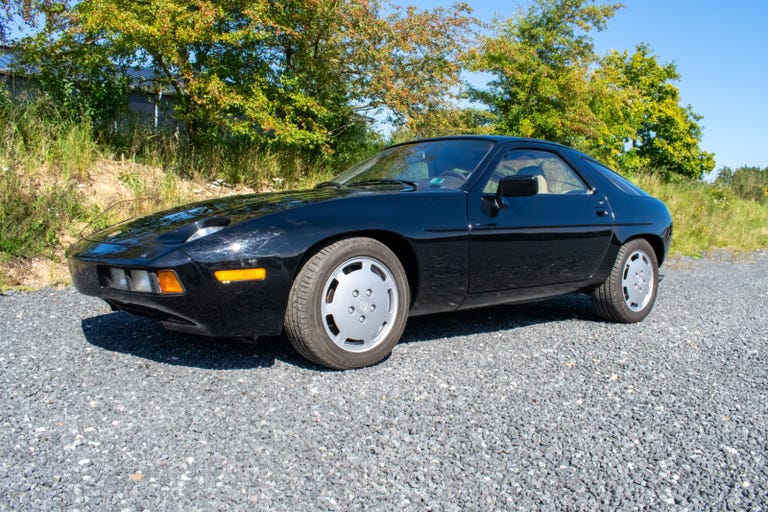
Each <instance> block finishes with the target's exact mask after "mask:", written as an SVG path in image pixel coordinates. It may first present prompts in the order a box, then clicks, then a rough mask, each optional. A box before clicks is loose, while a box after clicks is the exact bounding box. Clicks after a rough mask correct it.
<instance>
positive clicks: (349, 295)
mask: <svg viewBox="0 0 768 512" xmlns="http://www.w3.org/2000/svg"><path fill="white" fill-rule="evenodd" d="M409 292H410V290H409V288H408V281H407V278H406V275H405V271H404V270H403V267H402V265H401V264H400V261H399V260H398V259H397V256H395V255H394V253H392V251H391V250H389V248H387V247H386V246H385V245H383V244H382V243H380V242H378V241H376V240H373V239H371V238H347V239H344V240H340V241H338V242H335V243H333V244H330V245H328V246H326V247H324V248H322V249H321V250H319V251H318V252H316V253H315V254H314V255H313V256H312V257H311V258H309V260H307V262H306V263H305V264H304V266H303V267H302V268H301V270H300V271H299V273H298V275H297V277H296V280H295V281H294V283H293V287H292V288H291V293H290V296H289V299H288V309H287V311H286V316H285V331H286V334H287V335H288V339H289V340H290V341H291V344H292V345H293V347H294V348H295V349H296V350H297V351H298V352H299V353H300V354H301V355H302V356H304V357H305V358H307V359H309V360H310V361H313V362H315V363H318V364H321V365H324V366H328V367H330V368H334V369H339V370H344V369H349V368H360V367H363V366H369V365H372V364H376V363H378V362H379V361H381V360H382V359H384V358H386V357H387V356H388V355H389V354H390V353H391V352H392V349H393V347H394V346H395V345H396V344H397V342H398V340H399V339H400V336H401V335H402V333H403V329H404V328H405V323H406V320H407V316H408V307H409V304H410V293H409Z"/></svg>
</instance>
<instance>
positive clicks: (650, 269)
mask: <svg viewBox="0 0 768 512" xmlns="http://www.w3.org/2000/svg"><path fill="white" fill-rule="evenodd" d="M658 285H659V265H658V262H657V261H656V253H655V252H654V251H653V248H652V247H651V245H650V244H649V243H648V242H647V241H646V240H643V239H640V238H638V239H635V240H630V241H629V242H627V243H626V244H624V245H623V246H621V249H619V254H618V256H616V262H615V263H614V264H613V269H612V270H611V274H610V275H609V276H608V279H606V280H605V282H604V283H603V284H602V285H601V286H600V287H599V288H597V289H596V290H595V291H594V292H592V302H593V304H594V306H595V311H596V312H597V314H599V315H600V316H602V317H603V318H605V319H607V320H612V321H614V322H622V323H633V322H639V321H641V320H642V319H644V318H645V317H646V316H648V313H650V312H651V309H652V308H653V304H654V303H655V302H656V290H657V288H658Z"/></svg>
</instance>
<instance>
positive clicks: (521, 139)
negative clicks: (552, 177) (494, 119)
mask: <svg viewBox="0 0 768 512" xmlns="http://www.w3.org/2000/svg"><path fill="white" fill-rule="evenodd" d="M462 139H477V140H488V141H492V142H497V143H499V142H535V143H539V144H547V145H550V146H558V147H561V148H565V149H570V150H572V151H577V150H575V149H573V148H571V147H568V146H566V145H564V144H560V143H559V142H552V141H550V140H544V139H532V138H527V137H513V136H511V135H447V136H444V137H430V138H425V139H413V140H409V141H405V142H401V143H399V144H393V145H392V146H401V145H404V144H413V143H414V142H433V141H440V140H462Z"/></svg>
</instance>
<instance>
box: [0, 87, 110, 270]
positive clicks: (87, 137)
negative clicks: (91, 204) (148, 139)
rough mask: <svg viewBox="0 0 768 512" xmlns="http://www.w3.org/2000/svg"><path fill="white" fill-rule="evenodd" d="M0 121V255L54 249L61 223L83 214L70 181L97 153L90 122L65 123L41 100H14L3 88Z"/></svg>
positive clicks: (56, 244)
mask: <svg viewBox="0 0 768 512" xmlns="http://www.w3.org/2000/svg"><path fill="white" fill-rule="evenodd" d="M0 120H1V121H0V256H2V257H4V258H7V257H11V256H31V255H34V254H40V253H45V252H52V251H53V249H54V248H56V247H57V246H58V242H59V240H58V235H59V233H60V232H61V230H62V229H63V227H64V226H68V225H69V224H70V223H71V222H72V221H73V220H74V219H77V218H80V217H82V216H83V215H84V213H85V212H84V209H83V208H82V207H81V206H80V202H79V200H78V198H77V197H76V194H75V191H74V188H73V185H74V178H75V177H77V176H80V175H81V173H82V172H83V168H84V167H87V166H89V165H90V163H91V162H92V160H93V156H94V154H95V152H94V151H93V150H94V147H95V144H94V143H93V141H92V140H91V130H90V125H89V124H88V123H87V122H86V123H85V124H80V123H72V122H69V121H68V120H66V119H65V118H64V117H62V116H61V115H60V113H59V112H58V111H57V110H56V108H55V106H54V105H53V104H52V103H51V102H49V101H45V100H44V99H40V98H32V99H27V100H25V101H18V100H17V101H12V100H11V98H10V96H9V94H8V92H7V91H5V90H0ZM42 169H46V172H45V173H44V172H41V170H42ZM2 257H0V259H3V258H2Z"/></svg>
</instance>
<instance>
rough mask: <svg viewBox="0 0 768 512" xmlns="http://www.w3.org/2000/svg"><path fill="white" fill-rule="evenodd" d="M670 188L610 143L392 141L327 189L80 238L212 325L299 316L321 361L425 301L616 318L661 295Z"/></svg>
mask: <svg viewBox="0 0 768 512" xmlns="http://www.w3.org/2000/svg"><path fill="white" fill-rule="evenodd" d="M671 236H672V220H671V218H670V215H669V212H668V211H667V208H666V207H665V206H664V204H663V203H662V202H661V201H659V200H658V199H655V198H653V197H651V196H649V195H648V194H646V193H645V192H643V191H642V190H640V189H639V188H637V187H636V186H634V185H633V184H631V183H630V182H628V181H627V180H625V179H624V178H622V177H621V176H619V175H618V174H616V173H614V172H613V171H611V170H610V169H608V168H606V167H605V166H603V165H601V164H600V163H598V162H597V161H595V160H593V159H592V158H590V157H588V156H586V155H584V154H582V153H580V152H578V151H575V150H573V149H570V148H567V147H565V146H562V145H558V144H554V143H550V142H545V141H540V140H532V139H521V138H513V137H484V136H474V137H469V136H467V137H445V138H439V139H431V140H420V141H415V142H409V143H406V144H399V145H396V146H392V147H389V148H387V149H385V150H383V151H381V152H380V153H378V154H377V155H376V156H374V157H373V158H370V159H369V160H366V161H365V162H362V163H360V164H358V165H356V166H354V167H352V168H351V169H349V170H347V171H346V172H343V173H341V174H339V175H338V176H337V177H336V178H335V179H334V180H333V181H329V182H327V183H322V184H320V185H318V186H317V187H315V188H314V189H313V190H305V191H298V192H279V193H267V194H253V195H246V196H236V197H228V198H224V199H214V200H209V201H203V202H199V203H194V204H191V205H187V206H183V207H180V208H175V209H172V210H169V211H165V212H161V213H156V214H153V215H149V216H147V217H143V218H139V219H134V220H130V221H127V222H123V223H121V224H118V225H116V226H113V227H111V228H107V229H104V230H102V231H99V232H96V233H93V234H92V235H90V236H88V237H86V238H85V239H83V240H81V241H80V242H78V243H76V244H75V245H73V246H72V247H71V248H70V249H69V251H68V253H67V256H68V258H69V264H70V270H71V272H72V277H73V280H74V283H75V286H76V287H77V289H78V290H79V291H80V292H82V293H84V294H87V295H95V296H97V297H101V298H102V299H104V300H105V301H107V302H108V303H109V304H110V305H111V306H112V308H114V309H116V310H124V311H128V312H130V313H135V314H138V315H142V316H148V317H152V318H156V319H158V320H160V321H161V322H162V323H163V325H165V326H166V327H168V328H171V329H175V330H181V331H186V332H191V333H199V334H205V335H209V336H247V337H257V336H267V335H278V334H280V333H281V332H283V330H284V331H285V333H286V334H287V336H288V338H289V339H290V341H291V343H292V344H293V346H294V347H295V348H296V350H297V351H298V352H299V353H301V354H302V355H303V356H304V357H306V358H307V359H310V360H312V361H314V362H316V363H320V364H322V365H326V366H329V367H331V368H337V369H346V368H356V367H362V366H366V365H370V364H374V363H377V362H379V361H381V360H382V359H384V358H385V357H387V355H388V354H389V353H390V352H391V351H392V349H393V347H394V346H395V344H396V343H397V341H398V339H399V338H400V336H401V334H402V332H403V328H404V327H405V322H406V319H407V317H408V316H409V315H414V316H415V315H423V314H429V313H438V312H449V311H456V310H460V309H468V308H477V307H482V306H488V305H494V304H502V303H514V302H524V301H531V300H536V299H543V298H546V297H552V296H555V295H561V294H566V293H572V292H588V293H591V294H592V297H593V301H594V304H595V307H596V310H597V312H598V314H599V315H601V316H602V317H604V318H606V319H609V320H613V321H617V322H637V321H640V320H642V319H643V318H645V316H646V315H648V313H649V312H650V310H651V308H652V307H653V304H654V301H655V299H656V291H657V287H658V282H659V279H658V275H659V274H658V267H659V265H661V264H662V262H663V261H664V257H665V255H666V254H667V250H668V248H669V244H670V239H671Z"/></svg>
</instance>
